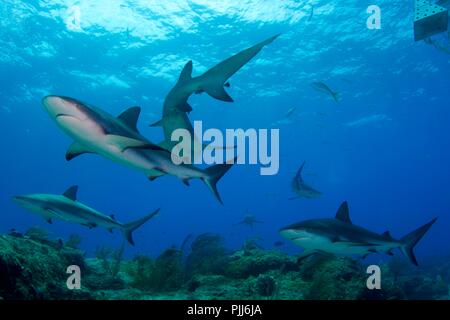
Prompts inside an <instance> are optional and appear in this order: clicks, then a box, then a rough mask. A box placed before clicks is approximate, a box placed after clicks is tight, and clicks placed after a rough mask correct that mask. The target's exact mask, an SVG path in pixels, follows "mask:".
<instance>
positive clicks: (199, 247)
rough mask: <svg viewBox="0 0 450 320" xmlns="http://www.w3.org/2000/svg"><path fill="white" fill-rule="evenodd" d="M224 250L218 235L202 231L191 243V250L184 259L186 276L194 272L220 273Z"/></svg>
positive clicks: (224, 254)
mask: <svg viewBox="0 0 450 320" xmlns="http://www.w3.org/2000/svg"><path fill="white" fill-rule="evenodd" d="M226 258H227V257H226V250H225V247H224V246H223V241H222V238H221V236H220V235H217V234H213V233H204V234H201V235H199V236H198V237H197V238H195V240H194V241H193V242H192V244H191V252H190V254H189V255H188V257H187V259H186V274H187V277H192V276H193V275H195V274H222V273H223V266H224V260H225V259H226Z"/></svg>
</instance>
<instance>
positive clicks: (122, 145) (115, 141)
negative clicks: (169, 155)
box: [108, 134, 169, 152]
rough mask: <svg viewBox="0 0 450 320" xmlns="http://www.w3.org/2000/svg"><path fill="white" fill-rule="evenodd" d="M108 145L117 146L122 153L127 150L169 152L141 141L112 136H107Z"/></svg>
mask: <svg viewBox="0 0 450 320" xmlns="http://www.w3.org/2000/svg"><path fill="white" fill-rule="evenodd" d="M108 143H109V144H112V145H115V146H117V147H118V148H119V149H120V150H121V151H122V152H124V151H126V150H127V149H148V150H154V151H166V152H169V151H167V150H166V149H164V148H161V147H160V146H158V145H156V144H153V143H150V142H148V141H142V140H137V139H133V138H128V137H124V136H117V135H113V134H110V135H108Z"/></svg>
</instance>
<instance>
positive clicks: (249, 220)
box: [235, 213, 263, 228]
mask: <svg viewBox="0 0 450 320" xmlns="http://www.w3.org/2000/svg"><path fill="white" fill-rule="evenodd" d="M256 223H263V222H262V221H260V220H258V219H256V217H255V216H254V215H252V214H250V213H248V214H247V215H246V216H245V217H244V218H243V219H242V220H241V221H240V222H238V223H236V224H235V225H241V224H243V225H246V226H249V227H252V228H253V225H254V224H256Z"/></svg>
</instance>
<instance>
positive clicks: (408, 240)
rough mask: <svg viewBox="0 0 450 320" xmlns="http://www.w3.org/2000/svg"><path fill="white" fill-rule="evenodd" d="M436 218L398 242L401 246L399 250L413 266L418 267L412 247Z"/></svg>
mask: <svg viewBox="0 0 450 320" xmlns="http://www.w3.org/2000/svg"><path fill="white" fill-rule="evenodd" d="M436 220H437V218H434V219H433V220H431V221H430V222H428V223H427V224H424V225H423V226H421V227H420V228H417V229H416V230H414V231H412V232H410V233H408V234H407V235H406V236H404V237H403V238H401V239H400V242H401V244H402V246H401V248H400V249H401V250H402V252H403V254H404V255H405V256H407V257H408V258H409V260H411V262H412V263H413V264H415V265H416V266H417V265H418V263H417V259H416V257H415V255H414V251H413V249H414V247H415V246H416V244H417V243H418V242H419V241H420V239H422V237H423V236H424V235H425V233H427V231H428V230H429V229H430V228H431V226H432V225H433V224H434V223H435V222H436Z"/></svg>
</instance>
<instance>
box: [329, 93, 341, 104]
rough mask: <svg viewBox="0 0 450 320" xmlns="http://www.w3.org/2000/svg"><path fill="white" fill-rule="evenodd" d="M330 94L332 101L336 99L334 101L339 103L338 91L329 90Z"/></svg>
mask: <svg viewBox="0 0 450 320" xmlns="http://www.w3.org/2000/svg"><path fill="white" fill-rule="evenodd" d="M331 95H332V96H333V99H334V101H336V103H339V97H340V95H341V94H340V93H339V92H335V91H333V92H331Z"/></svg>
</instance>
